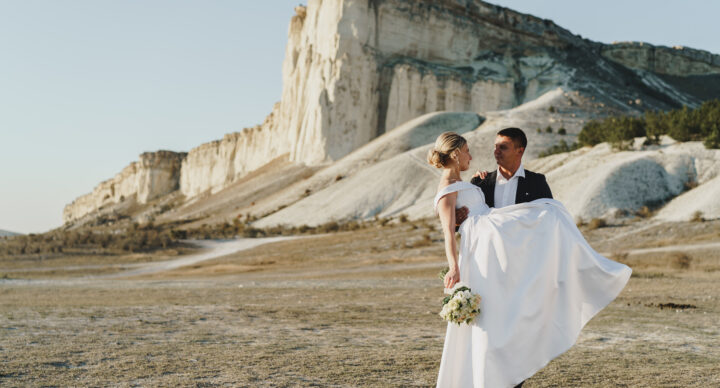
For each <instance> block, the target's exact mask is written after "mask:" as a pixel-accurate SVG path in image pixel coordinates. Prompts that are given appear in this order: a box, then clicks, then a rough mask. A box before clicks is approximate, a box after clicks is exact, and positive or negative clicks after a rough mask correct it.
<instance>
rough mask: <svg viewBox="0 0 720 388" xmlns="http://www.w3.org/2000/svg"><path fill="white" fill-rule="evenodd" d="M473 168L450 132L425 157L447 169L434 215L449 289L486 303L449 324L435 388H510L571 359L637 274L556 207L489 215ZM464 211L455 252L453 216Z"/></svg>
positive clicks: (528, 206)
mask: <svg viewBox="0 0 720 388" xmlns="http://www.w3.org/2000/svg"><path fill="white" fill-rule="evenodd" d="M470 160H472V157H471V156H470V152H469V149H468V146H467V141H465V139H464V138H463V137H462V136H460V135H458V134H456V133H452V132H446V133H443V134H442V135H440V136H439V137H438V139H437V141H436V142H435V146H434V148H433V149H432V150H431V151H430V153H429V154H428V162H430V164H432V165H434V166H436V167H438V168H442V169H443V173H442V178H441V180H440V186H439V187H438V194H437V196H436V197H435V208H436V210H437V213H438V215H439V217H440V220H441V223H442V229H443V233H444V237H445V253H446V256H447V260H448V264H449V267H450V270H449V271H448V273H447V275H446V276H445V279H444V282H445V287H446V288H452V287H453V286H454V285H455V284H457V283H458V282H462V283H463V284H465V285H467V286H468V287H470V289H471V290H472V292H473V293H477V294H480V295H481V296H482V302H481V306H480V307H481V310H482V312H481V313H480V315H479V316H478V317H477V318H476V319H475V321H473V323H471V324H470V325H467V324H461V325H457V324H454V323H449V324H448V327H447V333H446V336H445V345H444V348H443V354H442V360H441V363H440V372H439V374H438V381H437V386H438V387H443V388H445V387H459V388H465V387H487V388H496V387H500V388H505V387H513V386H515V385H517V384H519V383H521V382H522V381H523V380H525V379H526V378H528V377H530V376H532V375H533V374H535V373H536V372H537V371H538V370H540V369H541V368H543V367H544V366H545V365H547V363H548V362H550V361H551V360H552V359H553V358H555V357H557V356H559V355H560V354H562V353H564V352H565V351H567V350H568V349H569V348H570V347H571V346H572V345H573V344H574V343H575V341H576V340H577V337H578V335H579V334H580V330H582V328H583V327H584V326H585V324H586V323H587V322H588V321H589V320H590V319H591V318H592V317H593V316H594V315H595V314H597V313H598V312H599V311H600V310H602V309H603V308H604V307H605V306H607V305H608V304H609V303H610V302H611V301H612V300H613V299H615V298H616V297H617V295H618V294H619V293H620V291H622V289H623V287H624V286H625V284H626V283H627V281H628V279H629V278H630V273H631V270H630V268H629V267H627V266H625V265H623V264H620V263H617V262H614V261H612V260H609V259H607V258H605V257H603V256H601V255H600V254H598V253H597V252H595V251H594V250H593V249H592V248H591V247H590V245H588V243H587V242H586V241H585V239H584V237H583V236H582V234H581V233H580V231H579V230H578V229H577V227H576V226H575V223H574V222H573V219H572V217H571V216H570V214H569V213H568V212H567V210H566V209H565V207H564V206H563V205H562V204H561V203H560V202H558V201H556V200H553V199H538V200H535V201H532V202H529V203H521V204H516V205H511V206H507V207H503V208H500V209H491V208H489V207H488V206H487V205H486V204H485V198H484V196H483V193H482V190H481V189H480V188H479V187H477V186H475V185H473V184H471V183H469V182H463V181H462V180H461V179H460V172H461V171H465V170H467V169H468V168H469V165H470ZM463 206H466V207H467V208H468V209H469V215H468V218H467V220H466V221H465V222H463V224H462V225H461V226H460V229H459V232H460V234H461V236H462V239H461V241H460V244H459V245H460V247H459V249H458V247H457V246H456V243H455V209H456V208H460V207H463Z"/></svg>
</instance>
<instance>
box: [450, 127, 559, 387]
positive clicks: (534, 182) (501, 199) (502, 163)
mask: <svg viewBox="0 0 720 388" xmlns="http://www.w3.org/2000/svg"><path fill="white" fill-rule="evenodd" d="M525 147H527V137H526V136H525V133H524V132H523V131H522V130H521V129H520V128H505V129H503V130H502V131H500V132H498V134H497V136H496V137H495V161H497V164H498V168H497V170H496V171H493V172H491V173H485V172H480V171H478V172H476V173H475V175H473V178H472V180H470V182H471V183H472V184H474V185H476V186H480V189H482V191H483V194H484V195H485V203H487V205H488V206H490V207H495V208H500V207H505V206H510V205H514V204H516V203H523V202H530V201H533V200H536V199H539V198H552V192H551V191H550V186H548V184H547V181H546V180H545V175H543V174H538V173H535V172H532V171H529V170H526V169H524V168H523V165H522V156H523V153H525ZM467 215H468V208H467V207H461V208H460V209H457V210H456V211H455V219H456V220H457V221H456V222H457V225H460V224H462V223H463V221H465V219H467ZM523 383H525V382H524V381H523V382H521V383H520V384H518V385H516V386H515V388H520V387H522V385H523Z"/></svg>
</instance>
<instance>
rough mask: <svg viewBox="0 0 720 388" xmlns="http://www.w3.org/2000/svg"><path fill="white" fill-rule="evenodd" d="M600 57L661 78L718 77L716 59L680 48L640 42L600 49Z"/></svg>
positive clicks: (719, 63) (719, 62) (719, 60)
mask: <svg viewBox="0 0 720 388" xmlns="http://www.w3.org/2000/svg"><path fill="white" fill-rule="evenodd" d="M602 55H603V56H604V57H605V58H608V59H610V60H612V61H614V62H617V63H620V64H622V65H624V66H626V67H629V68H631V69H639V70H645V71H651V72H654V73H658V74H662V75H671V76H681V77H686V76H693V75H707V74H720V55H715V54H711V53H709V52H707V51H701V50H694V49H691V48H686V47H680V46H676V47H672V48H670V47H664V46H653V45H650V44H647V43H642V42H620V43H614V44H611V45H607V46H603V48H602Z"/></svg>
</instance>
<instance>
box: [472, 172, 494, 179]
mask: <svg viewBox="0 0 720 388" xmlns="http://www.w3.org/2000/svg"><path fill="white" fill-rule="evenodd" d="M489 173H490V172H488V171H480V170H477V171H476V172H475V174H473V178H477V177H480V179H482V180H485V178H487V176H488V174H489Z"/></svg>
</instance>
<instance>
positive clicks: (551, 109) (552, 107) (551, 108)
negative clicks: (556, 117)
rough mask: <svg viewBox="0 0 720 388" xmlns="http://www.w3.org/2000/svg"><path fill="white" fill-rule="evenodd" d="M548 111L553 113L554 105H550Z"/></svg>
mask: <svg viewBox="0 0 720 388" xmlns="http://www.w3.org/2000/svg"><path fill="white" fill-rule="evenodd" d="M548 112H550V113H555V107H554V106H552V105H550V107H549V108H548Z"/></svg>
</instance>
